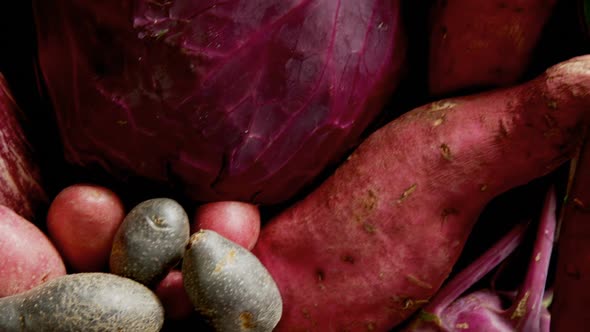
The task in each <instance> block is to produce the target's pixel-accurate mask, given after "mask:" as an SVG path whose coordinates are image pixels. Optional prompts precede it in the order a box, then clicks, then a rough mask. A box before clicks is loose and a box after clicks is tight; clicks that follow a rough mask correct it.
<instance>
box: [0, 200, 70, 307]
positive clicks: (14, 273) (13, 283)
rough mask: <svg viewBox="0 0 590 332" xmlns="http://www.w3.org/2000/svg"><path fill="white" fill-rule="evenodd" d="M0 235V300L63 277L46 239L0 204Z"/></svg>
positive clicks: (57, 257)
mask: <svg viewBox="0 0 590 332" xmlns="http://www.w3.org/2000/svg"><path fill="white" fill-rule="evenodd" d="M0 234H1V235H0V297H5V296H9V295H14V294H18V293H22V292H24V291H27V290H29V289H31V288H33V287H35V286H37V285H40V284H42V283H44V282H46V281H48V280H51V279H53V278H56V277H59V276H62V275H64V274H66V268H65V265H64V262H63V260H62V258H61V256H60V255H59V253H58V251H57V249H56V248H55V247H54V246H53V244H52V243H51V242H50V241H49V238H47V236H46V235H45V234H44V233H43V232H42V231H41V230H40V229H39V228H37V226H35V225H34V224H33V223H32V222H30V221H28V220H27V219H25V218H23V217H22V216H20V215H18V214H17V213H16V212H15V211H14V210H12V209H10V208H9V207H7V206H4V205H0Z"/></svg>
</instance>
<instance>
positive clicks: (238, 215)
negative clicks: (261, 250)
mask: <svg viewBox="0 0 590 332" xmlns="http://www.w3.org/2000/svg"><path fill="white" fill-rule="evenodd" d="M191 226H192V227H191V234H193V233H196V232H197V231H199V230H200V229H209V230H212V231H215V232H217V233H219V234H220V235H222V236H223V237H225V238H227V239H229V240H230V241H233V242H235V243H237V244H239V245H241V246H242V247H244V248H246V249H248V250H251V249H252V248H254V245H255V244H256V241H257V240H258V235H259V234H260V211H259V210H258V207H257V206H256V205H253V204H250V203H244V202H238V201H221V202H213V203H206V204H203V205H201V206H199V207H198V208H197V210H196V211H195V217H194V220H193V224H192V225H191Z"/></svg>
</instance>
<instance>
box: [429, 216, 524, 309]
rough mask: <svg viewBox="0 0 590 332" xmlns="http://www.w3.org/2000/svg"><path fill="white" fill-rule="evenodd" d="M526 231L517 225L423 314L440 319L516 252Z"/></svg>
mask: <svg viewBox="0 0 590 332" xmlns="http://www.w3.org/2000/svg"><path fill="white" fill-rule="evenodd" d="M525 230H526V225H525V224H524V223H523V224H518V225H516V226H515V227H514V228H513V229H512V230H511V231H510V232H509V233H508V234H506V235H504V237H502V238H501V239H500V240H499V241H498V242H496V243H495V244H494V246H493V247H492V248H490V249H489V250H487V251H486V252H485V253H484V254H483V255H481V256H480V257H479V258H478V259H477V260H475V261H474V262H473V263H471V264H470V265H469V266H468V267H467V268H465V269H463V270H462V271H461V272H459V273H458V274H457V275H456V276H455V277H453V279H452V280H451V281H449V283H447V284H446V285H445V286H443V288H441V289H440V291H439V292H438V293H437V294H436V296H435V297H434V298H433V299H432V301H431V302H430V303H429V304H428V305H426V306H425V307H424V308H423V312H425V313H428V314H433V315H436V316H437V317H440V315H441V314H442V311H443V310H444V309H445V308H447V307H448V306H449V305H450V304H451V303H452V302H453V301H455V300H457V299H458V298H459V297H460V296H461V295H462V294H463V293H464V292H465V291H466V290H467V289H469V288H470V287H471V286H473V285H474V284H475V283H476V282H477V281H479V280H480V279H481V278H482V277H483V276H485V275H486V274H487V273H489V272H490V271H491V270H492V269H494V268H495V267H496V266H498V264H499V263H500V262H502V261H503V260H504V259H506V257H508V256H509V255H510V254H511V253H512V252H514V250H515V249H516V248H517V247H518V246H519V245H520V243H521V242H522V240H523V238H524V234H525Z"/></svg>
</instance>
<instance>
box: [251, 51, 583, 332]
mask: <svg viewBox="0 0 590 332" xmlns="http://www.w3.org/2000/svg"><path fill="white" fill-rule="evenodd" d="M589 110H590V55H588V56H581V57H577V58H573V59H570V60H568V61H565V62H563V63H560V64H557V65H555V66H553V67H551V68H549V69H548V70H547V71H546V72H545V73H543V74H542V75H540V76H539V77H538V78H536V79H534V80H531V81H530V82H528V83H525V84H522V85H519V86H515V87H512V88H504V89H498V90H495V91H488V92H485V93H481V94H477V95H471V96H465V97H458V98H454V99H446V100H441V101H438V102H434V103H430V104H427V105H424V106H422V107H418V108H416V109H414V110H412V111H410V112H408V113H406V114H404V115H402V116H401V117H399V118H397V119H395V120H394V121H392V122H391V123H389V124H388V125H386V126H384V127H383V128H381V129H379V130H378V131H376V132H374V133H373V134H372V135H371V136H370V137H368V138H367V139H366V140H365V141H364V142H363V143H362V144H361V145H360V146H359V147H358V148H357V149H356V150H355V151H354V153H353V154H352V155H351V156H350V157H349V158H348V160H347V161H346V162H345V163H344V164H342V165H341V166H340V167H339V168H338V169H337V170H336V171H335V173H334V174H333V175H332V176H331V177H329V178H328V179H327V180H326V181H325V182H324V183H322V184H321V185H320V186H319V187H318V188H317V189H315V190H314V191H313V192H312V193H311V194H309V195H308V196H307V197H305V198H304V199H303V200H301V201H299V202H298V203H296V204H295V205H293V206H292V207H290V208H288V209H286V210H285V211H283V212H282V213H280V214H279V215H278V216H276V217H275V218H273V219H272V220H271V221H270V222H269V223H268V224H267V225H266V226H265V227H264V228H263V229H262V231H261V234H260V238H259V240H258V243H257V244H256V247H255V248H254V249H253V253H254V254H255V255H256V256H257V257H258V258H259V259H260V260H261V262H262V263H263V264H264V265H265V266H266V268H267V269H268V270H269V272H270V273H271V275H272V276H273V278H274V280H275V281H276V282H277V284H278V286H279V289H280V292H281V295H282V297H283V304H284V311H283V317H282V319H281V321H280V322H279V325H278V326H277V329H276V331H322V332H329V331H388V330H389V329H391V328H392V327H394V326H396V325H397V324H399V323H400V322H402V321H403V320H405V319H406V318H407V317H409V316H410V315H411V314H413V313H414V312H415V311H416V310H417V309H418V308H420V307H421V306H422V305H423V304H424V303H427V302H428V300H429V299H430V298H431V297H432V295H433V294H434V293H435V292H436V291H437V290H438V289H439V287H440V286H441V284H442V283H443V281H444V280H445V279H446V278H447V277H448V276H449V273H450V272H451V269H452V267H453V265H454V264H455V263H456V261H457V259H458V257H459V254H460V253H461V251H462V248H463V247H464V244H465V241H466V240H467V238H468V236H469V234H470V232H471V230H472V227H473V225H474V223H475V221H476V220H477V218H478V216H479V214H480V212H481V211H482V210H483V209H484V207H485V206H486V205H487V204H488V203H489V202H490V200H492V199H493V198H494V197H496V196H498V195H499V194H501V193H503V192H505V191H507V190H509V189H511V188H514V187H516V186H520V185H524V184H526V183H528V182H529V181H531V180H533V179H535V178H538V177H541V176H543V175H546V174H548V173H549V172H551V171H553V170H554V169H556V168H557V167H558V166H559V165H561V164H563V163H564V162H565V161H567V160H569V159H570V158H571V155H572V154H573V152H574V150H575V149H576V147H577V145H578V144H579V142H580V137H581V136H582V132H583V130H582V127H583V126H584V125H586V124H588V122H589V120H590V111H589Z"/></svg>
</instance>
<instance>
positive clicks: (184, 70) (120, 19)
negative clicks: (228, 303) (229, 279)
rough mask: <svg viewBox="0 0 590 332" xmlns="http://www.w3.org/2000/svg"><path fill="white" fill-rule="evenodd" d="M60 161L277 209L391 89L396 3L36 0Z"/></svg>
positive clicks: (395, 70) (396, 67) (397, 64)
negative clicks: (63, 158) (62, 153)
mask: <svg viewBox="0 0 590 332" xmlns="http://www.w3.org/2000/svg"><path fill="white" fill-rule="evenodd" d="M34 6H35V10H36V23H37V31H38V42H39V45H38V46H39V56H40V64H41V69H42V72H43V76H44V79H45V83H46V84H47V87H48V90H49V94H50V97H51V99H52V102H53V106H54V109H55V113H56V117H57V121H58V125H59V129H60V132H61V138H62V141H63V144H64V149H65V154H66V158H67V160H68V161H69V162H71V163H73V164H75V165H81V166H87V165H100V166H101V167H102V168H104V169H106V170H107V171H109V172H110V173H112V174H115V175H117V176H120V177H121V176H122V177H126V176H133V177H136V176H139V177H140V178H149V179H151V180H155V181H157V182H167V183H172V182H174V183H176V184H179V185H180V186H181V187H182V188H184V189H185V190H186V191H187V192H188V194H189V195H190V197H192V198H194V199H197V200H202V201H212V200H222V199H231V200H245V201H252V202H257V203H278V202H281V201H284V200H286V199H288V198H290V197H293V196H294V195H295V194H296V193H297V192H299V191H300V190H302V188H304V187H305V186H306V185H308V184H310V183H311V182H312V180H313V179H314V178H317V177H318V175H319V174H321V172H322V171H323V170H325V169H326V168H327V167H328V166H330V165H331V164H332V163H336V162H337V161H338V160H340V158H342V157H344V155H345V153H347V152H348V151H350V149H351V148H352V147H353V146H354V145H355V144H357V143H358V140H359V138H360V137H361V135H362V132H363V130H365V129H367V127H368V125H369V124H370V123H371V121H372V120H374V119H375V117H376V116H377V115H378V113H379V112H380V111H381V109H382V108H383V106H384V104H385V103H386V102H387V99H388V97H389V96H390V94H391V92H392V91H393V90H394V89H395V87H396V85H397V84H398V80H399V79H398V77H399V76H400V68H401V64H402V62H403V60H404V57H405V56H404V54H405V50H404V49H405V46H404V42H403V36H402V34H403V33H402V29H401V24H402V23H401V21H400V8H399V7H400V4H399V1H397V0H366V1H358V0H337V1H332V0H226V1H211V0H203V1H196V0H172V1H163V0H161V1H160V0H151V1H149V0H138V1H130V0H116V1H115V0H111V1H82V0H59V1H57V0H56V1H44V0H43V1H41V0H38V1H34Z"/></svg>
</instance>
